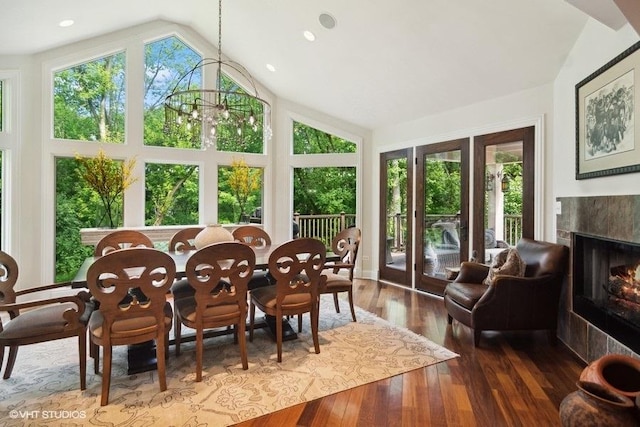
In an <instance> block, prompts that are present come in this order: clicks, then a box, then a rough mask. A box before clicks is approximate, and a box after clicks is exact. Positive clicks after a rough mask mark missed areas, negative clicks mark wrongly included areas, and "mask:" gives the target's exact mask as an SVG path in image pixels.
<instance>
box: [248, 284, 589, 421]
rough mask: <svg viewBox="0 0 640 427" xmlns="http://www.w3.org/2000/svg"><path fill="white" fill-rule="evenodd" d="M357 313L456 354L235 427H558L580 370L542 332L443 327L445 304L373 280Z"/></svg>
mask: <svg viewBox="0 0 640 427" xmlns="http://www.w3.org/2000/svg"><path fill="white" fill-rule="evenodd" d="M354 302H355V303H356V305H358V306H359V307H361V308H363V309H365V310H367V311H369V312H372V313H374V314H376V315H379V316H380V317H382V318H385V319H387V320H388V321H389V322H391V323H393V324H396V325H398V326H403V327H406V328H408V329H410V330H412V331H413V332H415V333H418V334H421V335H424V336H425V337H427V338H429V339H430V340H432V341H433V342H435V343H437V344H439V345H443V346H445V347H446V348H448V349H449V350H451V351H454V352H456V353H458V354H459V355H460V357H459V358H455V359H452V360H449V361H446V362H442V363H438V364H436V365H431V366H428V367H426V368H423V369H418V370H415V371H411V372H408V373H405V374H404V375H401V376H398V377H394V378H388V379H385V380H382V381H378V382H375V383H371V384H366V385H364V386H360V387H356V388H353V389H350V390H346V391H344V392H341V393H337V394H335V395H332V396H327V397H325V398H322V399H317V400H315V401H312V402H307V403H304V404H300V405H296V406H293V407H291V408H288V409H284V410H282V411H278V412H276V413H274V414H269V415H266V416H264V417H260V418H257V419H254V420H250V421H247V422H245V423H241V424H239V425H240V426H244V427H248V426H267V425H268V426H272V425H277V426H283V427H288V426H338V425H341V426H349V427H350V426H367V427H371V426H385V427H386V426H388V425H402V426H435V427H438V426H443V427H448V426H464V427H467V426H474V425H476V426H480V427H483V426H528V425H545V426H547V425H549V426H559V425H560V420H559V416H558V407H559V405H560V402H561V401H562V399H564V397H565V396H566V395H567V394H569V393H571V392H573V391H575V390H576V386H575V382H576V381H577V379H578V377H579V376H580V372H581V371H582V369H584V366H585V364H584V363H583V362H582V361H580V360H579V359H578V358H577V357H576V355H575V354H573V353H572V352H571V351H570V350H569V349H568V348H567V347H566V346H564V345H563V344H562V343H561V342H559V343H558V344H557V345H555V346H552V345H550V344H549V343H548V342H547V340H546V334H545V333H544V332H513V333H512V332H508V333H504V332H483V333H482V337H481V340H480V346H479V347H475V346H474V344H473V331H471V329H469V328H467V327H466V326H464V325H462V324H459V323H458V322H455V321H454V322H453V324H452V325H449V324H448V323H447V313H446V310H445V308H444V304H443V302H442V298H439V297H435V296H431V295H426V294H424V293H421V292H414V291H411V290H408V289H406V288H404V287H398V286H393V285H390V284H388V283H382V282H378V281H373V280H358V279H356V281H355V284H354Z"/></svg>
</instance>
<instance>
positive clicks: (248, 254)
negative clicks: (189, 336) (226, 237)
mask: <svg viewBox="0 0 640 427" xmlns="http://www.w3.org/2000/svg"><path fill="white" fill-rule="evenodd" d="M255 263H256V256H255V253H254V252H253V249H251V248H250V247H248V246H247V245H243V244H242V243H238V242H222V243H215V244H213V245H209V246H205V247H204V248H202V249H200V250H198V251H197V252H196V253H194V254H193V255H191V257H190V258H189V260H188V261H187V266H186V275H187V279H188V280H189V284H190V285H191V286H192V287H193V288H194V292H195V293H194V295H193V296H192V297H185V298H180V299H177V300H176V301H175V336H176V355H179V354H180V341H181V336H182V333H181V330H182V325H183V324H184V325H185V326H187V327H189V328H192V329H195V330H196V381H202V353H203V346H204V344H203V341H204V329H212V328H219V327H223V326H232V325H233V326H234V328H235V329H234V335H235V338H236V341H238V342H239V344H240V358H241V360H242V369H248V368H249V365H248V362H247V344H246V332H245V331H246V321H247V284H248V283H249V279H250V278H251V274H252V273H253V269H254V267H255ZM223 279H224V280H223Z"/></svg>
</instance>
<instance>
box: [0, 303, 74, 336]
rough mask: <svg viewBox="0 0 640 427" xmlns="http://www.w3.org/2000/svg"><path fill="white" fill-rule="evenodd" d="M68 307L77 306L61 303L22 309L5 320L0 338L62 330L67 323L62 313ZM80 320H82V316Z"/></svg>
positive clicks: (38, 334)
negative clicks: (17, 314)
mask: <svg viewBox="0 0 640 427" xmlns="http://www.w3.org/2000/svg"><path fill="white" fill-rule="evenodd" d="M69 309H72V310H76V309H77V307H76V305H75V304H73V303H62V304H54V305H48V306H44V307H42V308H36V309H34V310H28V311H23V312H22V313H20V315H19V316H18V317H16V318H14V319H12V320H11V321H9V322H7V324H6V325H5V326H4V330H3V331H2V332H0V339H15V338H26V337H37V336H41V335H42V336H45V335H50V334H54V333H58V332H62V331H64V327H65V325H66V324H67V320H66V319H65V318H64V317H63V314H64V312H65V311H67V310H69ZM83 317H84V316H83ZM80 321H81V322H82V318H81V319H80ZM84 324H86V320H85V323H84Z"/></svg>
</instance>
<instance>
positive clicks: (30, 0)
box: [0, 0, 614, 129]
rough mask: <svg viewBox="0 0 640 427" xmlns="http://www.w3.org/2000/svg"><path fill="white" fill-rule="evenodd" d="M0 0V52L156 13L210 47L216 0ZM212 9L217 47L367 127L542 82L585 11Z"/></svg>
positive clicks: (381, 2) (547, 3) (268, 1)
mask: <svg viewBox="0 0 640 427" xmlns="http://www.w3.org/2000/svg"><path fill="white" fill-rule="evenodd" d="M3 3H5V4H3V6H2V13H1V14H0V40H1V43H0V55H22V54H33V53H37V52H41V51H44V50H47V49H50V48H53V47H57V46H61V45H64V44H68V43H71V42H74V41H78V40H82V39H85V38H87V37H92V36H96V35H101V34H105V33H109V32H112V31H114V30H118V29H122V28H126V27H130V26H133V25H136V24H140V23H144V22H148V21H152V20H155V19H164V20H167V21H172V22H176V23H179V24H183V25H186V26H189V27H191V28H193V29H194V30H195V31H197V32H198V33H200V34H201V35H202V36H204V37H205V38H206V39H208V40H210V41H211V43H213V44H214V45H217V38H218V25H217V23H218V2H216V1H215V0H180V1H176V0H110V1H107V2H105V1H98V0H56V1H42V0H21V1H3ZM322 13H327V14H330V15H331V16H332V17H334V18H335V21H336V25H335V27H334V28H332V29H327V28H325V27H324V26H323V25H322V24H321V23H320V20H319V16H320V15H321V14H322ZM63 19H73V20H74V21H75V24H74V25H73V26H71V27H68V28H61V27H59V26H58V22H59V21H61V20H63ZM222 19H223V20H222V49H223V51H224V53H225V54H226V55H227V56H229V57H230V58H231V59H233V60H235V61H238V62H240V63H241V64H243V65H244V66H245V67H246V68H247V69H248V70H249V71H250V72H251V74H252V75H253V76H254V78H255V79H256V80H258V81H259V82H261V83H262V84H263V85H264V86H266V87H267V88H268V89H269V90H270V91H272V92H273V93H274V94H276V95H277V96H278V97H282V98H285V99H289V100H292V101H295V102H297V103H299V104H302V105H304V106H307V107H309V108H313V109H315V110H318V111H320V112H323V113H326V114H329V115H331V116H334V117H338V118H341V119H343V120H346V121H348V122H351V123H354V124H356V125H359V126H362V127H365V128H368V129H376V128H379V127H381V126H385V125H391V124H396V123H400V122H404V121H408V120H413V119H416V118H420V117H423V116H427V115H432V114H435V113H438V112H441V111H445V110H451V109H455V108H458V107H462V106H465V105H469V104H473V103H477V102H481V101H484V100H487V99H491V98H496V97H500V96H503V95H508V94H510V93H514V92H518V91H521V90H525V89H528V88H532V87H536V86H539V85H542V84H546V83H550V82H552V81H553V79H554V78H555V76H556V74H557V73H558V71H559V70H560V68H561V66H562V64H563V62H564V61H565V58H566V56H567V53H568V52H569V51H570V49H571V48H572V46H573V44H574V42H575V41H576V39H577V37H578V35H579V33H580V32H581V30H582V28H583V26H584V24H585V22H586V21H587V19H588V16H587V14H586V13H584V12H582V11H580V10H579V9H577V8H576V7H574V6H572V5H571V4H569V3H567V2H565V1H562V0H535V1H532V0H483V1H478V0H456V1H452V0H396V1H389V0H349V1H345V0H322V1H321V0H224V1H223V5H222ZM305 30H309V31H311V32H313V33H314V34H315V37H316V38H315V41H313V42H310V41H307V40H306V39H305V38H304V37H303V31H305ZM612 31H614V30H612ZM266 64H272V65H273V66H274V67H275V69H276V70H275V72H272V71H269V70H267V68H266Z"/></svg>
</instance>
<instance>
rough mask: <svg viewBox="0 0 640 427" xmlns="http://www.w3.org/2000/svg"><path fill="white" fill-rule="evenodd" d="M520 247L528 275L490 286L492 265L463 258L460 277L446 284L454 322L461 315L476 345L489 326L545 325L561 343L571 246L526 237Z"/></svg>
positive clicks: (450, 317) (501, 278) (501, 277)
mask: <svg viewBox="0 0 640 427" xmlns="http://www.w3.org/2000/svg"><path fill="white" fill-rule="evenodd" d="M516 248H517V249H518V253H519V255H520V257H521V258H522V260H523V261H524V262H525V263H526V265H527V267H526V270H525V275H524V277H515V276H506V275H498V276H496V278H495V280H494V281H493V283H492V284H491V285H485V284H484V283H483V280H484V279H485V277H487V273H488V271H489V267H488V266H487V265H483V264H477V263H472V262H463V263H462V264H461V266H460V274H459V275H458V277H457V278H456V280H455V281H453V282H451V283H449V284H448V285H447V286H446V288H445V291H444V305H445V307H446V308H447V312H448V316H447V320H448V322H449V324H451V323H452V321H453V319H456V320H457V321H459V322H460V323H462V324H464V325H467V326H468V327H470V328H471V329H473V335H474V344H475V345H476V346H477V345H478V343H479V341H480V334H481V332H482V331H486V330H497V331H506V330H540V329H546V330H547V331H548V337H549V341H550V342H551V343H552V344H554V343H555V341H556V329H557V320H558V303H559V299H560V289H561V286H562V281H563V278H564V273H565V270H566V267H567V260H568V256H569V248H567V247H566V246H563V245H558V244H554V243H549V242H541V241H536V240H532V239H526V238H522V239H520V241H519V242H518V244H517V245H516Z"/></svg>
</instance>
